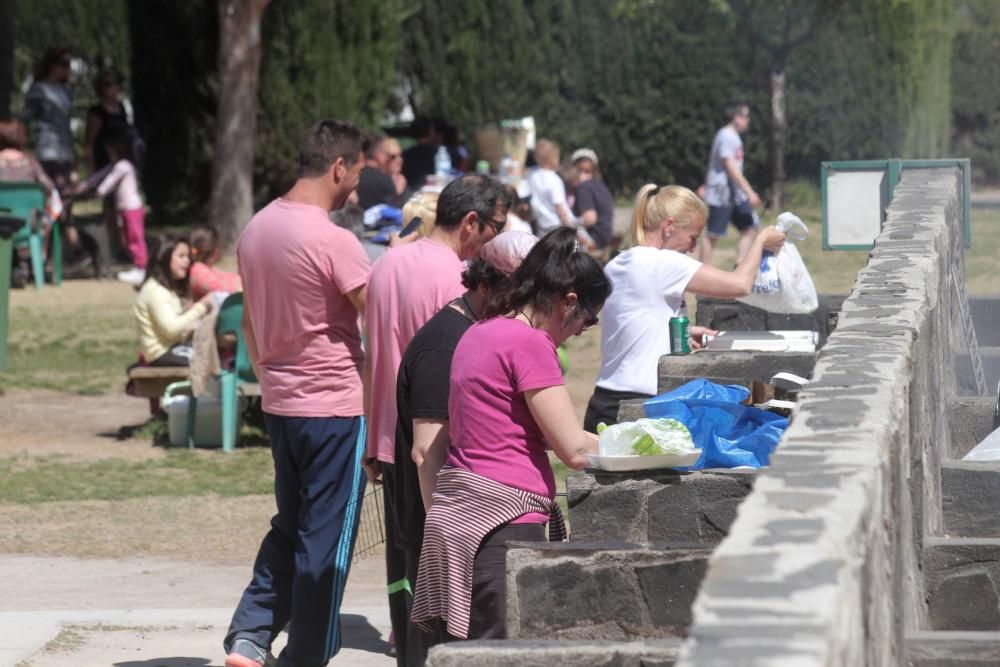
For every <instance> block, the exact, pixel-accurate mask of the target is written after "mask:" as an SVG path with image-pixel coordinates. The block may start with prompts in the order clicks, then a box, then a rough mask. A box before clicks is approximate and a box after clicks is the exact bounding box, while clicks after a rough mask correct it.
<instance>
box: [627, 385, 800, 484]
mask: <svg viewBox="0 0 1000 667" xmlns="http://www.w3.org/2000/svg"><path fill="white" fill-rule="evenodd" d="M749 395H750V390H749V389H747V388H745V387H740V386H738V385H722V384H716V383H714V382H709V381H708V380H701V379H699V380H692V381H691V382H688V383H687V384H685V385H683V386H681V387H678V388H677V389H674V390H673V391H670V392H667V393H665V394H660V395H659V396H655V397H653V398H651V399H649V400H647V401H644V402H643V404H642V407H643V411H644V412H645V413H646V416H647V417H650V418H658V417H670V418H672V419H676V420H677V421H679V422H681V423H682V424H684V425H685V426H687V427H688V430H689V431H691V437H692V439H693V440H694V444H695V447H698V448H700V449H701V457H700V458H699V459H698V462H697V463H695V464H694V465H693V466H691V467H690V468H688V470H702V469H704V468H735V467H738V466H748V467H750V468H760V467H762V466H766V465H767V464H768V461H769V460H770V458H771V453H772V452H773V451H774V450H775V448H776V447H777V446H778V443H779V442H780V441H781V436H782V435H784V433H785V429H786V428H788V420H787V419H786V418H784V417H780V416H778V415H776V414H773V413H770V412H766V411H764V410H760V409H758V408H754V407H750V406H748V405H742V404H741V403H740V402H741V401H743V400H746V397H747V396H749Z"/></svg>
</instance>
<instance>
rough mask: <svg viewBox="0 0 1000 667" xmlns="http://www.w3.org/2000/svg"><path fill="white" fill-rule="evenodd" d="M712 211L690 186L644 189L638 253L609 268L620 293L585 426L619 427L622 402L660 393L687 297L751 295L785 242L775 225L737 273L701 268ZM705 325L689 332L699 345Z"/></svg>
mask: <svg viewBox="0 0 1000 667" xmlns="http://www.w3.org/2000/svg"><path fill="white" fill-rule="evenodd" d="M707 217H708V207H706V206H705V203H704V202H703V201H702V200H701V199H699V198H698V196H697V195H696V194H695V193H694V192H692V191H691V190H688V189H687V188H684V187H680V186H677V185H670V186H666V187H662V188H661V187H659V186H657V185H652V184H650V185H645V186H643V187H642V189H641V190H639V193H638V194H637V195H636V198H635V209H634V211H633V213H632V239H633V243H634V245H633V247H632V248H629V249H628V250H626V251H625V252H623V253H621V254H620V255H618V256H617V257H615V258H614V259H613V260H611V261H610V262H609V263H608V264H607V266H605V267H604V271H605V273H607V275H608V277H609V278H610V279H611V282H612V284H613V285H614V286H615V291H614V293H613V294H612V295H611V297H610V298H609V299H608V301H607V303H606V304H605V307H604V315H603V317H602V318H601V319H602V320H603V323H602V328H601V372H600V374H599V375H598V378H597V386H596V387H595V390H594V395H593V396H592V397H591V398H590V403H589V404H588V405H587V414H586V417H585V419H584V428H585V429H587V430H589V431H592V432H594V431H596V428H597V424H598V422H602V421H603V422H605V423H606V424H614V423H616V422H617V417H618V404H619V403H620V402H621V401H623V400H625V399H629V398H649V397H651V396H654V395H655V394H656V381H657V366H658V364H659V360H660V357H661V356H663V355H665V354H668V353H669V352H670V338H669V335H668V331H667V329H668V322H669V321H670V318H671V317H674V316H675V315H676V314H677V313H678V311H680V309H681V306H682V305H683V303H684V294H685V292H690V293H692V294H699V295H702V296H714V297H721V298H733V297H740V296H746V295H747V294H749V293H750V290H751V288H752V286H753V279H754V276H755V275H756V274H757V267H758V265H759V264H760V257H761V253H762V252H763V251H764V250H765V249H766V250H771V251H777V250H778V249H779V248H780V247H781V245H782V244H783V243H784V241H785V235H784V233H783V232H780V231H778V230H777V229H776V228H774V227H769V228H767V229H764V230H762V231H761V233H760V234H758V235H757V238H756V239H755V240H754V242H753V245H752V246H751V247H750V249H749V251H748V252H747V255H746V257H744V259H743V261H742V262H741V263H740V265H739V266H737V267H736V269H734V270H733V271H723V270H721V269H717V268H715V267H713V266H711V265H709V264H702V263H701V262H699V261H698V260H696V259H695V258H693V257H691V256H690V253H691V252H692V251H694V249H695V246H696V245H697V243H698V237H699V236H701V233H702V230H704V228H705V220H706V218H707ZM705 333H713V332H709V331H707V330H706V329H705V328H703V327H691V335H692V337H693V338H694V341H693V344H694V347H700V346H701V337H702V336H703V335H704V334H705Z"/></svg>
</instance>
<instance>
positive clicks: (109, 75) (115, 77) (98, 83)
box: [94, 67, 122, 95]
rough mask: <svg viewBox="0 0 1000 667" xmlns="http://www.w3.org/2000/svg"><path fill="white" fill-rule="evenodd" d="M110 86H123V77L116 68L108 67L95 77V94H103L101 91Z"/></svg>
mask: <svg viewBox="0 0 1000 667" xmlns="http://www.w3.org/2000/svg"><path fill="white" fill-rule="evenodd" d="M109 84H116V85H119V86H120V85H122V75H121V72H119V71H118V70H117V69H115V68H114V67H106V68H104V69H102V70H101V71H100V72H98V73H97V76H95V77H94V93H95V94H97V95H100V94H101V90H102V89H104V87H105V86H108V85H109Z"/></svg>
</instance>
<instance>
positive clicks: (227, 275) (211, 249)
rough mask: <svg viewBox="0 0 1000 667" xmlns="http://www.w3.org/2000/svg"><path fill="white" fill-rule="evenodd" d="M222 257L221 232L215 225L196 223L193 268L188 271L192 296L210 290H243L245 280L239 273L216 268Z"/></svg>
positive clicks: (192, 254)
mask: <svg viewBox="0 0 1000 667" xmlns="http://www.w3.org/2000/svg"><path fill="white" fill-rule="evenodd" d="M221 257H222V250H221V249H220V248H219V232H218V231H217V230H216V229H215V227H209V226H208V225H196V226H195V228H194V229H192V230H191V269H190V271H189V272H188V278H189V281H190V283H191V296H192V298H194V299H195V300H198V299H201V298H202V297H204V296H205V295H207V294H209V293H210V292H230V293H231V292H242V291H243V281H242V280H240V275H239V274H238V273H231V272H229V271H223V270H221V269H217V268H215V264H216V262H218V261H219V259H220V258H221Z"/></svg>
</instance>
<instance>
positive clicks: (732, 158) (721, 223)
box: [698, 100, 761, 264]
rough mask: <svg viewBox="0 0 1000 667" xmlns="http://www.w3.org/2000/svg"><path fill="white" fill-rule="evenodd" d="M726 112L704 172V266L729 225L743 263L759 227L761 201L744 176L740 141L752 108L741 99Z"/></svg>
mask: <svg viewBox="0 0 1000 667" xmlns="http://www.w3.org/2000/svg"><path fill="white" fill-rule="evenodd" d="M725 113H726V120H727V121H728V123H727V124H726V125H725V127H723V128H721V129H720V130H719V131H718V132H716V133H715V139H713V140H712V152H711V154H710V155H709V157H708V170H707V171H706V173H705V186H704V187H705V194H704V195H703V197H704V199H705V203H706V204H708V222H707V224H706V225H705V227H706V230H705V231H706V233H705V235H704V236H703V237H702V239H701V246H700V247H699V257H698V258H699V259H700V260H701V261H702V263H703V264H711V263H712V254H713V253H714V252H715V244H716V243H718V241H719V239H720V238H722V237H723V236H725V235H726V230H727V229H728V228H729V223H730V222H731V223H733V226H734V227H736V229H737V230H739V232H740V243H739V245H738V246H737V249H736V264H739V263H740V262H742V261H743V257H744V256H745V255H746V254H747V251H749V250H750V247H751V246H752V245H753V240H754V238H755V237H756V236H757V230H758V229H759V228H760V220H759V219H758V217H757V213H756V211H754V209H755V208H757V207H758V206H760V204H761V201H760V197H759V196H758V195H757V193H756V192H755V191H754V189H753V188H752V187H750V183H749V182H748V181H747V179H746V177H745V176H744V175H743V140H742V139H740V135H741V134H743V133H745V132H746V131H747V128H748V127H750V107H749V105H747V103H746V102H743V101H742V100H734V101H732V102H730V103H729V104H727V105H726V109H725Z"/></svg>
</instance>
